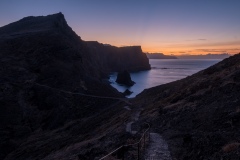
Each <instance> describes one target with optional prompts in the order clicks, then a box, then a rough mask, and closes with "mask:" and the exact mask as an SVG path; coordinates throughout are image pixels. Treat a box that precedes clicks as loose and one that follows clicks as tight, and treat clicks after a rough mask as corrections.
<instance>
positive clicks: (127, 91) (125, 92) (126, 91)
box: [123, 89, 133, 96]
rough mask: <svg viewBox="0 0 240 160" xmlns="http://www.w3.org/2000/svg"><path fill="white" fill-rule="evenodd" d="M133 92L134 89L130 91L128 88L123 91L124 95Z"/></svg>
mask: <svg viewBox="0 0 240 160" xmlns="http://www.w3.org/2000/svg"><path fill="white" fill-rule="evenodd" d="M132 93H133V92H132V91H130V90H129V89H126V90H125V91H124V92H123V95H125V96H128V95H130V94H132Z"/></svg>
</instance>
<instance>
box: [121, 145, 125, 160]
mask: <svg viewBox="0 0 240 160" xmlns="http://www.w3.org/2000/svg"><path fill="white" fill-rule="evenodd" d="M122 150H123V151H122V154H123V155H122V160H124V153H125V146H123V147H122Z"/></svg>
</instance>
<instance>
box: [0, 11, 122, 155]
mask: <svg viewBox="0 0 240 160" xmlns="http://www.w3.org/2000/svg"><path fill="white" fill-rule="evenodd" d="M102 74H103V72H102V70H101V68H100V65H99V62H98V60H96V59H95V58H94V55H91V53H90V52H89V51H88V48H87V47H86V45H85V44H84V43H83V41H82V40H81V39H80V37H79V36H77V35H76V34H75V33H74V32H73V31H72V29H71V28H70V27H69V26H68V25H67V22H66V20H65V19H64V16H63V14H62V13H58V14H54V15H49V16H39V17H26V18H23V19H21V20H19V21H17V22H14V23H11V24H9V25H6V26H4V27H1V28H0V75H1V76H0V159H3V158H4V157H6V156H7V155H8V154H9V153H12V154H11V156H12V158H11V156H10V158H9V159H33V157H34V156H33V155H31V154H33V153H31V152H30V150H29V149H31V150H33V151H32V152H37V153H35V156H36V157H38V155H41V156H40V157H41V158H43V156H44V155H47V154H49V153H50V152H53V151H55V150H58V149H59V148H58V147H65V146H67V145H70V143H71V141H66V140H65V141H64V140H61V139H60V140H59V141H52V140H51V138H54V137H52V136H48V138H47V139H41V138H40V139H32V140H31V143H27V144H25V145H22V143H23V142H27V140H28V138H29V137H31V136H32V135H38V134H46V133H45V131H46V132H47V131H50V130H53V129H58V128H59V127H62V126H63V125H64V124H67V123H70V122H71V121H74V120H78V121H79V123H78V124H79V125H80V126H81V123H83V122H84V121H81V120H82V119H83V118H87V117H89V116H92V115H94V114H95V113H98V112H99V111H100V110H102V109H105V108H108V107H110V106H112V105H113V104H115V103H116V102H117V100H113V99H109V100H108V99H100V98H94V97H86V96H83V95H79V94H72V93H82V94H87V95H101V96H110V97H121V95H120V94H119V93H118V92H117V91H116V90H115V89H113V88H112V87H111V86H110V85H109V84H104V83H102V82H101V80H100V79H101V77H102ZM71 92H72V93H71ZM111 115H114V114H111ZM89 121H90V120H89ZM96 121H98V120H96ZM100 122H101V121H100ZM84 123H86V122H84ZM91 127H93V128H91ZM91 127H89V128H90V129H89V130H88V131H89V132H90V131H91V129H92V130H94V127H96V126H94V125H92V126H91ZM68 129H69V128H68ZM80 131H81V128H77V129H75V131H74V134H71V132H70V131H69V132H70V133H69V134H66V135H65V139H69V138H72V139H74V138H76V137H78V138H76V140H78V141H82V140H83V138H82V137H81V135H82V133H81V132H80ZM56 136H57V135H56ZM74 136H75V137H74ZM43 141H44V142H43ZM59 142H64V144H62V145H61V146H58V145H57V144H58V143H59ZM42 143H46V144H47V145H51V146H52V148H51V147H50V149H49V148H48V147H43V146H41V145H39V144H42ZM19 146H21V147H20V148H21V151H19V150H18V151H17V152H15V153H14V151H16V150H17V149H19ZM31 146H35V147H31ZM57 146H58V147H57ZM27 148H28V149H27ZM44 149H45V150H44ZM26 150H28V151H29V153H28V154H29V155H26V154H25V153H26V152H28V151H26ZM23 153H24V154H23ZM19 154H20V155H21V156H20V155H19ZM30 155H31V156H33V157H32V158H29V156H30ZM13 157H14V158H13ZM41 158H40V159H41ZM36 159H37V158H36Z"/></svg>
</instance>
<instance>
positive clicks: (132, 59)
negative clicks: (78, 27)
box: [85, 41, 151, 72]
mask: <svg viewBox="0 0 240 160" xmlns="http://www.w3.org/2000/svg"><path fill="white" fill-rule="evenodd" d="M85 43H86V45H87V46H88V47H89V50H91V53H92V54H94V55H95V56H96V58H97V59H99V62H100V63H101V66H102V68H104V69H105V71H107V72H120V71H123V70H128V71H130V72H133V71H142V70H149V69H151V66H150V64H149V60H148V58H147V56H146V54H145V53H143V52H142V49H141V46H127V47H115V46H111V45H104V44H101V43H98V42H96V41H86V42H85Z"/></svg>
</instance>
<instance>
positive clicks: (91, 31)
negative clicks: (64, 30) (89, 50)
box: [0, 0, 240, 55]
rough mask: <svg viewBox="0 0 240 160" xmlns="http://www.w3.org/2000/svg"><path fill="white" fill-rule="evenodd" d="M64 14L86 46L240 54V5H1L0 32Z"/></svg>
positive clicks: (98, 1) (225, 1) (216, 1)
mask: <svg viewBox="0 0 240 160" xmlns="http://www.w3.org/2000/svg"><path fill="white" fill-rule="evenodd" d="M58 12H62V13H63V14H64V15H65V18H66V20H67V22H68V24H69V25H70V26H71V27H72V28H73V30H74V31H75V32H76V33H77V34H78V35H79V36H80V37H81V38H82V39H83V40H97V41H99V42H101V43H108V44H111V45H115V46H126V45H141V46H142V49H143V51H145V52H161V53H164V54H176V55H178V54H207V53H226V52H227V53H231V54H233V53H238V52H240V0H39V1H36V0H1V1H0V26H4V25H6V24H8V23H11V22H14V21H17V20H19V19H21V18H23V17H26V16H39V15H48V14H53V13H58Z"/></svg>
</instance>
